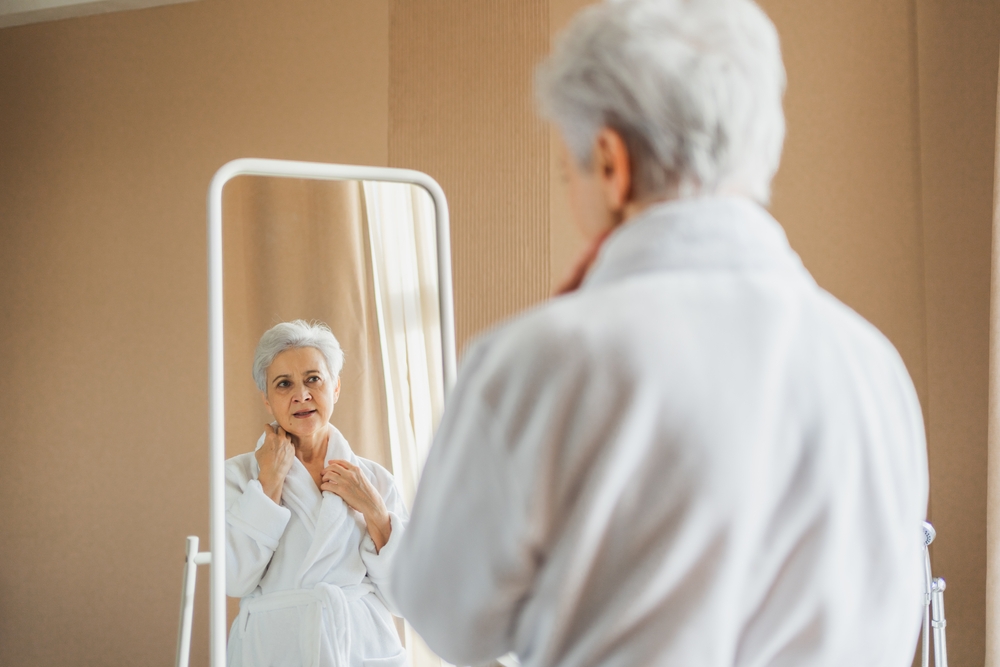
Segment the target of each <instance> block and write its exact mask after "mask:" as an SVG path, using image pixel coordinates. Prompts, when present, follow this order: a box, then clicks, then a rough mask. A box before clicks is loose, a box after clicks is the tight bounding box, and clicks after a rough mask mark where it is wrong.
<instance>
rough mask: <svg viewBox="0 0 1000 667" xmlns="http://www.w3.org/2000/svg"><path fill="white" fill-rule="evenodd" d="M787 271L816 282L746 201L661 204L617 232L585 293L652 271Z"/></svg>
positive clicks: (776, 227) (777, 228)
mask: <svg viewBox="0 0 1000 667" xmlns="http://www.w3.org/2000/svg"><path fill="white" fill-rule="evenodd" d="M683 270H701V271H704V270H707V271H711V270H721V271H759V270H765V271H781V272H786V273H789V274H791V275H798V276H799V277H801V278H805V279H806V280H809V281H811V280H812V278H811V277H810V276H809V273H808V272H807V271H806V269H805V267H804V266H803V265H802V261H801V260H800V259H799V257H798V255H796V254H795V252H794V251H793V250H792V249H791V247H790V246H789V245H788V239H787V237H786V236H785V232H784V230H783V229H782V228H781V225H780V224H778V222H777V221H776V220H775V219H774V218H773V217H771V215H770V214H769V213H768V212H767V211H766V210H764V209H763V208H761V207H760V206H759V205H757V204H756V203H754V202H752V201H750V200H749V199H744V198H742V197H699V198H694V199H683V200H674V201H669V202H665V203H663V204H656V205H654V206H652V207H650V208H649V209H647V210H646V211H643V212H642V213H640V214H639V215H638V216H636V217H635V218H634V219H632V220H630V221H628V222H626V223H624V224H623V225H622V226H621V227H619V228H618V229H616V230H615V231H614V232H613V233H612V234H611V236H609V237H608V240H607V241H605V243H604V245H603V247H602V248H601V251H600V254H599V255H598V257H597V260H596V262H595V263H594V266H593V268H592V269H591V271H590V273H589V274H588V275H587V278H586V280H585V281H584V284H583V287H584V289H590V288H595V287H598V286H602V285H604V284H606V283H610V282H615V281H618V280H621V279H624V278H627V277H631V276H636V275H640V274H643V273H649V272H660V271H683Z"/></svg>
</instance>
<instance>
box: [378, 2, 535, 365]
mask: <svg viewBox="0 0 1000 667" xmlns="http://www.w3.org/2000/svg"><path fill="white" fill-rule="evenodd" d="M389 25H390V29H389V44H390V66H389V82H390V87H389V162H390V165H391V166H393V167H407V168H412V169H419V170H421V171H425V172H427V173H428V174H430V175H431V176H433V177H434V178H435V179H437V180H438V182H440V183H441V186H442V187H443V188H444V191H445V194H446V195H447V196H448V201H449V206H450V210H451V239H452V260H453V270H454V283H455V315H456V328H457V334H458V341H459V347H460V349H461V347H462V346H463V345H464V343H465V342H466V341H468V339H469V338H470V337H471V336H472V335H474V334H475V333H476V332H479V331H482V330H483V329H485V328H487V327H489V326H491V325H493V324H494V323H496V322H498V321H499V320H502V319H503V318H505V317H507V316H509V315H511V314H513V313H515V312H517V311H519V310H521V309H523V308H525V307H526V306H529V305H531V304H533V303H535V302H537V301H539V300H540V299H543V298H544V297H545V296H546V295H547V293H548V286H549V268H548V267H549V264H548V262H549V236H548V235H549V227H548V224H549V223H548V218H549V208H548V207H549V198H548V194H549V189H548V188H549V182H548V178H549V173H548V169H549V162H548V159H549V158H548V155H549V153H548V150H549V148H548V136H547V131H546V128H545V126H544V124H543V123H542V122H541V121H540V120H538V119H537V117H536V116H535V113H534V107H533V102H532V78H533V74H532V73H533V69H534V65H535V63H536V62H537V61H538V59H539V58H541V56H542V55H543V54H544V53H545V52H546V51H547V49H548V39H549V35H548V4H547V2H545V1H543V0H489V1H484V2H467V1H463V0H419V1H418V0H393V2H392V4H391V10H390V22H389Z"/></svg>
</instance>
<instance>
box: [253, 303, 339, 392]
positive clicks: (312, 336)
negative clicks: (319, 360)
mask: <svg viewBox="0 0 1000 667" xmlns="http://www.w3.org/2000/svg"><path fill="white" fill-rule="evenodd" d="M297 347H314V348H316V349H317V350H319V351H320V354H322V355H323V358H324V359H326V365H327V369H328V370H329V371H330V375H332V376H333V377H334V378H337V377H340V369H342V368H343V367H344V351H343V350H342V349H340V343H339V342H337V337H336V336H334V335H333V332H332V331H330V327H328V326H326V325H325V324H323V323H322V322H313V323H311V324H310V323H309V322H306V321H305V320H294V321H292V322H282V323H281V324H276V325H274V326H273V327H271V328H270V329H268V330H267V331H265V332H264V335H263V336H261V337H260V342H259V343H257V351H256V352H254V355H253V381H254V382H255V383H256V384H257V388H258V389H260V390H261V391H262V392H264V393H267V369H268V367H269V366H270V365H271V363H272V362H273V361H274V358H275V357H277V356H278V355H279V354H281V353H282V352H284V351H285V350H291V349H294V348H297Z"/></svg>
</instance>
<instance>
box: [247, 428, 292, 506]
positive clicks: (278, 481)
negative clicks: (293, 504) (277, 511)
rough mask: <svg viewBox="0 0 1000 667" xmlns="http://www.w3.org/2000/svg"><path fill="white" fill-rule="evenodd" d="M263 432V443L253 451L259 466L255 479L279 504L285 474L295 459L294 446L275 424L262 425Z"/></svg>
mask: <svg viewBox="0 0 1000 667" xmlns="http://www.w3.org/2000/svg"><path fill="white" fill-rule="evenodd" d="M264 433H265V434H266V435H265V437H264V444H263V445H261V446H260V449H258V450H257V451H256V452H255V453H254V456H256V457H257V465H259V466H260V475H258V477H257V480H258V481H259V482H260V485H261V486H262V487H263V488H264V494H265V495H266V496H267V497H268V498H270V499H271V500H273V501H274V502H275V503H277V504H279V505H280V504H281V490H282V489H283V488H284V485H285V476H286V475H288V471H289V470H291V469H292V461H294V460H295V447H294V446H293V445H292V439H291V438H290V437H289V435H288V434H287V433H285V429H283V428H281V427H280V426H278V425H277V424H267V425H266V426H264Z"/></svg>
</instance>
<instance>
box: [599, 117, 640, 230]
mask: <svg viewBox="0 0 1000 667" xmlns="http://www.w3.org/2000/svg"><path fill="white" fill-rule="evenodd" d="M630 157H631V156H630V155H629V153H628V146H626V145H625V140H624V139H622V136H621V135H620V134H618V132H616V131H615V130H612V129H611V128H610V127H602V128H601V131H600V132H598V133H597V139H596V140H595V142H594V157H593V162H594V176H595V177H596V178H597V179H598V182H599V183H600V184H601V191H602V193H603V195H604V202H605V204H606V205H607V207H608V211H609V212H611V213H612V214H613V215H614V216H615V217H616V218H619V220H616V222H618V221H620V217H621V215H622V214H623V213H624V210H625V206H626V204H628V203H629V202H630V201H631V200H632V163H631V160H630Z"/></svg>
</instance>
